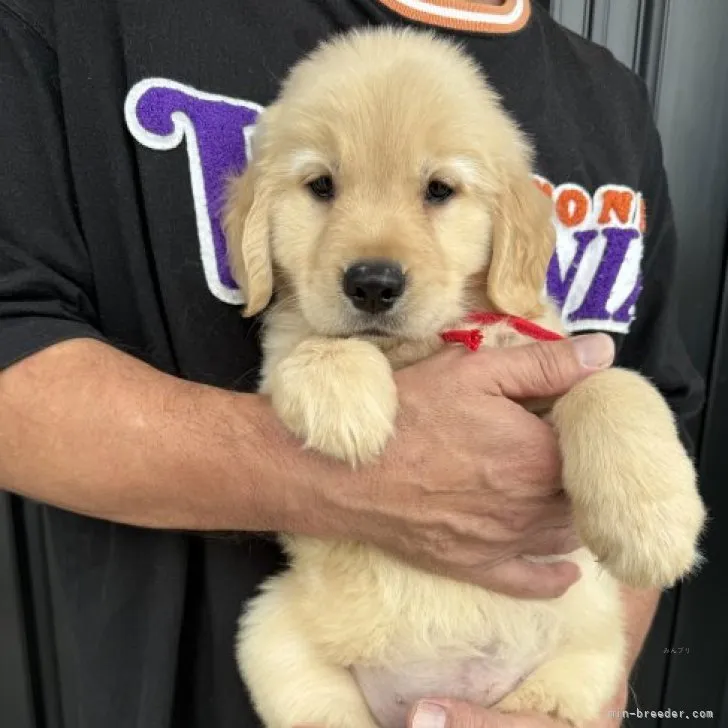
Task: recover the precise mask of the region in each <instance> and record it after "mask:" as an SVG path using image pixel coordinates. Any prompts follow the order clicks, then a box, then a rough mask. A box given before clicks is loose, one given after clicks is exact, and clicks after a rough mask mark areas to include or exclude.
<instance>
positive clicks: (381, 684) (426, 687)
mask: <svg viewBox="0 0 728 728" xmlns="http://www.w3.org/2000/svg"><path fill="white" fill-rule="evenodd" d="M536 665H537V660H536V659H527V658H520V659H518V660H508V661H507V662H506V661H504V660H502V659H499V658H496V657H494V656H489V655H487V654H483V655H482V656H477V657H461V658H453V659H450V660H447V659H446V660H437V661H434V660H431V661H422V662H411V663H408V664H404V665H401V666H398V667H396V668H392V667H368V666H367V667H362V666H354V667H352V668H351V669H352V672H353V674H354V677H355V679H356V681H357V683H358V684H359V687H360V689H361V691H362V693H363V694H364V697H365V699H366V701H367V704H368V705H369V709H370V710H371V712H372V714H373V716H374V718H375V719H376V721H377V723H378V724H379V725H380V726H381V728H405V726H406V725H407V716H408V713H409V711H410V710H411V708H412V706H413V705H414V704H415V703H417V702H418V701H419V700H422V699H426V698H452V699H455V700H464V701H468V702H473V703H477V704H479V705H482V706H485V707H487V706H491V705H494V704H495V703H497V702H498V701H499V700H500V699H501V698H503V697H504V696H505V695H506V694H508V693H509V692H511V691H512V690H513V689H514V688H515V687H516V686H517V685H518V684H519V683H520V682H521V681H522V680H523V679H524V678H525V677H526V676H527V675H528V673H530V672H531V671H532V670H533V669H534V668H535V667H536Z"/></svg>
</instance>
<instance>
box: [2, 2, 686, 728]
mask: <svg viewBox="0 0 728 728" xmlns="http://www.w3.org/2000/svg"><path fill="white" fill-rule="evenodd" d="M75 5H76V3H75V2H74V1H73V0H65V1H63V2H61V1H57V2H55V3H52V2H50V1H47V2H39V3H37V4H36V5H35V6H34V7H33V10H32V11H31V10H29V9H27V8H21V7H20V6H18V5H17V4H16V3H9V2H7V0H0V34H1V35H2V41H1V42H0V67H1V68H2V72H3V73H2V76H3V79H4V82H5V83H4V90H5V95H6V97H9V98H10V100H11V103H10V104H9V106H8V108H9V109H10V111H9V113H6V114H3V115H2V116H1V117H0V130H1V131H2V134H1V135H0V139H2V141H0V149H2V162H3V163H2V164H0V176H2V177H1V178H2V181H3V183H4V184H3V185H2V189H3V190H4V193H3V197H2V198H1V199H0V273H2V275H0V354H1V355H2V359H0V364H1V365H2V368H3V372H2V374H0V406H1V407H2V411H3V413H4V416H3V417H2V418H1V419H0V483H2V485H3V487H5V488H6V489H7V490H9V491H11V492H14V493H18V494H20V495H22V496H25V497H26V498H29V499H32V500H35V501H40V502H42V503H44V504H47V505H45V506H43V514H44V523H45V528H46V537H47V539H48V543H49V545H50V553H51V562H52V563H51V568H52V569H53V571H54V584H55V585H56V592H55V593H54V600H55V602H54V603H55V605H56V608H57V611H58V619H59V625H60V626H59V628H60V629H61V631H62V633H63V635H64V640H65V641H64V649H63V650H62V651H61V652H60V655H59V659H60V673H61V681H62V688H63V692H64V696H65V697H66V698H67V701H66V703H65V704H64V710H66V711H67V723H68V724H69V725H73V726H79V727H81V726H95V725H101V724H103V725H106V726H109V727H110V728H114V726H116V725H119V726H122V725H124V726H125V725H129V724H130V723H132V722H134V723H135V724H136V725H138V726H140V727H141V728H145V727H146V726H149V728H152V726H153V727H154V728H158V726H198V725H199V726H202V725H208V724H210V723H214V724H215V725H219V726H227V725H230V726H232V725H239V724H241V722H242V723H244V724H246V725H255V717H254V715H253V713H252V711H251V709H250V706H249V705H248V704H247V701H246V696H245V693H244V690H243V688H242V686H241V685H240V683H239V680H238V678H237V674H236V671H235V666H234V661H233V655H232V640H233V634H234V631H235V620H236V617H237V613H238V610H239V607H240V603H241V601H244V600H246V599H248V598H249V597H250V596H252V594H254V593H255V590H256V587H257V585H258V584H259V583H260V582H261V581H262V579H263V578H264V577H265V576H267V575H268V574H270V573H271V572H272V571H273V570H275V569H276V568H277V567H278V565H279V563H280V554H279V551H278V549H277V547H276V546H275V544H274V543H273V542H272V540H271V539H268V538H265V537H261V536H260V535H259V534H260V533H261V532H263V533H273V532H277V531H286V532H292V533H298V534H308V535H313V536H316V537H319V538H341V537H347V538H350V537H354V538H357V539H361V540H363V541H368V542H372V543H375V544H377V545H379V546H381V547H382V548H383V549H386V550H388V551H390V552H392V553H395V554H397V555H398V556H400V557H401V558H403V559H406V560H408V561H410V562H412V563H415V564H417V565H419V566H421V567H422V568H425V569H431V570H437V571H441V572H444V573H447V574H449V575H450V576H452V577H454V578H459V579H463V580H467V581H472V582H474V583H477V584H480V585H482V586H484V587H487V588H489V589H493V590H497V591H502V592H504V593H508V594H512V595H514V596H519V597H524V598H549V597H553V596H557V595H559V594H561V593H563V592H564V591H565V590H566V589H568V588H569V586H570V585H571V584H572V583H573V582H574V581H575V580H576V579H578V576H579V575H578V572H577V570H576V568H575V567H574V566H573V565H571V564H568V563H555V564H537V563H533V562H529V561H527V560H525V559H523V558H521V557H522V556H523V555H542V554H559V553H566V552H568V551H570V550H571V549H572V548H573V547H574V545H575V536H574V534H573V530H572V528H571V523H570V515H569V504H568V503H567V502H566V501H565V498H564V496H563V494H562V493H561V492H560V487H559V465H560V464H559V457H558V448H557V443H556V442H555V438H554V436H553V433H552V432H551V430H550V428H549V427H548V426H547V425H546V424H544V423H543V422H542V421H541V420H539V419H538V418H536V417H534V416H533V415H530V414H528V413H527V412H526V411H525V410H524V409H523V408H521V407H520V406H519V405H518V404H517V403H518V401H520V400H525V399H530V398H534V397H551V396H558V395H559V394H563V393H564V392H566V391H567V390H568V389H569V388H570V387H572V386H573V385H574V384H576V383H577V382H578V381H580V380H581V379H582V378H583V377H587V376H589V375H590V373H592V372H594V371H596V370H599V369H601V368H603V367H606V366H609V365H610V364H611V363H612V362H613V360H614V359H615V356H616V361H617V362H618V363H620V364H621V365H623V366H628V367H633V368H635V369H638V370H640V371H642V372H643V373H644V374H646V375H647V376H649V377H650V378H652V379H653V380H654V381H655V382H656V383H657V385H658V386H659V387H660V390H661V391H662V393H663V394H664V395H665V396H666V398H667V399H668V400H669V402H670V404H671V406H672V407H673V410H674V411H675V413H676V415H677V416H678V418H679V419H680V421H681V423H683V424H684V421H685V419H686V418H687V417H688V416H689V415H690V414H691V412H693V411H694V410H695V408H696V407H697V405H698V404H699V396H700V383H699V381H698V380H697V377H696V375H695V373H694V371H693V369H692V368H691V366H690V363H689V362H688V360H687V357H686V356H685V352H684V350H683V348H682V345H681V343H680V341H679V338H678V337H677V334H676V332H675V324H674V313H673V311H672V309H671V307H670V305H669V304H668V302H669V301H670V299H671V283H672V280H673V276H674V270H673V262H674V251H675V245H676V240H675V233H674V228H673V225H672V218H671V211H670V203H669V196H668V193H667V188H666V181H665V174H664V170H663V168H662V160H661V150H660V143H659V138H658V136H657V132H656V130H655V128H654V124H653V122H652V120H651V115H650V110H649V104H648V102H647V98H646V94H645V92H644V89H643V87H642V86H641V84H640V82H639V81H638V80H637V79H635V78H633V77H632V75H631V74H629V73H628V72H627V71H626V70H625V69H623V68H621V67H619V66H618V65H617V63H616V62H615V61H614V60H613V59H611V57H609V56H608V54H607V53H606V52H605V51H603V50H600V49H598V48H596V47H595V46H592V45H591V44H589V43H587V42H585V41H582V40H580V39H576V38H574V37H572V36H571V35H570V34H568V33H567V32H566V31H564V30H563V29H561V28H559V27H558V26H557V25H556V24H555V23H554V22H553V21H552V20H551V19H550V18H549V17H548V16H547V14H546V13H544V12H543V11H542V10H540V9H539V8H538V6H537V5H535V4H532V3H530V2H528V0H505V2H493V3H488V2H481V3H459V2H455V3H451V2H449V3H440V2H434V1H433V2H431V3H413V2H410V1H409V0H371V2H357V3H328V2H324V1H321V2H316V3H309V4H303V6H302V4H300V3H295V2H293V1H292V0H291V1H290V2H289V1H288V0H286V1H285V2H279V3H276V4H275V7H273V5H274V4H273V3H271V4H265V5H261V4H258V3H244V2H237V3H228V2H225V1H224V0H220V2H217V3H215V4H212V5H210V4H206V5H205V6H204V8H203V7H202V6H199V7H198V6H196V5H195V4H194V3H190V2H186V3H174V4H172V3H168V2H157V3H154V4H152V5H151V6H150V4H136V3H132V2H121V1H120V0H104V2H98V3H96V4H95V5H94V7H93V8H84V13H83V15H81V14H79V13H80V10H81V8H80V6H79V7H75ZM456 6H457V7H456ZM460 6H462V7H460ZM423 8H425V9H423ZM456 11H457V12H456ZM201 13H202V14H203V17H204V18H205V22H200V14H201ZM80 18H83V20H80ZM366 23H397V24H401V23H415V24H419V25H428V26H432V27H435V28H439V29H440V30H441V31H442V32H449V33H454V34H456V35H458V36H461V37H462V39H463V40H464V42H465V43H466V45H467V47H468V50H469V51H470V52H471V53H472V54H473V55H475V56H476V57H477V58H478V59H479V60H480V62H481V63H482V65H483V67H484V69H485V71H486V73H488V75H489V78H490V79H491V82H492V83H493V84H494V85H495V87H496V88H497V89H498V91H499V92H500V93H501V94H502V96H503V98H504V102H505V104H506V106H507V107H508V108H509V110H511V111H512V112H513V114H514V116H515V117H516V118H517V119H518V121H519V122H520V123H521V124H522V125H523V127H524V129H525V130H526V131H527V132H528V133H529V134H530V135H531V136H532V137H533V139H534V140H535V142H536V146H537V148H538V152H539V160H538V162H539V169H540V170H541V175H542V176H541V178H540V179H539V180H538V182H539V184H540V185H541V186H542V188H543V189H544V191H545V192H546V193H547V194H550V195H551V196H552V197H553V199H554V203H555V210H556V221H555V222H556V225H557V230H558V233H559V248H558V255H557V256H555V258H554V261H552V265H551V267H550V268H549V275H548V280H547V287H548V291H549V293H550V295H551V296H552V298H554V300H556V301H557V302H558V303H559V304H560V306H561V308H562V310H563V312H564V317H565V320H566V321H568V323H569V328H570V330H571V331H572V332H574V333H587V332H594V331H602V332H609V334H611V336H606V335H605V334H604V333H601V334H600V333H597V334H592V335H585V336H579V337H577V338H574V339H571V340H569V341H564V342H557V343H550V344H534V345H533V346H528V347H522V348H515V349H504V350H498V351H492V352H488V354H481V353H478V354H474V355H470V354H468V353H467V352H463V351H462V350H460V349H448V350H447V351H445V352H443V353H442V354H439V355H437V356H435V357H433V358H432V359H429V360H427V361H424V362H421V363H419V364H416V365H414V366H412V367H409V368H406V369H404V370H402V371H401V372H399V373H398V375H397V384H398V389H399V393H400V400H401V404H402V409H401V413H400V417H399V420H398V436H397V438H396V439H395V440H394V442H393V443H392V444H391V446H390V447H388V449H387V450H386V452H385V454H384V456H383V458H382V460H381V462H379V463H377V464H376V465H372V466H368V467H366V468H362V469H360V470H359V471H357V472H353V473H352V472H351V471H350V470H349V469H347V468H345V467H343V466H341V465H338V464H336V463H333V462H330V461H328V460H325V459H323V458H320V457H317V456H315V455H314V454H312V453H308V452H305V451H302V450H301V447H300V444H299V443H297V442H295V441H294V440H293V439H292V438H291V437H289V436H287V435H286V434H285V433H284V430H283V428H282V427H281V426H280V425H279V423H278V422H277V420H276V418H275V417H274V416H273V414H272V412H271V410H270V407H269V405H268V403H267V402H266V401H265V400H264V399H262V398H260V397H258V396H257V395H255V394H252V393H251V392H252V391H253V390H254V386H255V372H256V370H257V364H258V361H259V351H258V349H257V346H256V344H255V328H254V324H253V325H252V326H251V325H249V324H246V323H244V322H242V321H241V320H240V317H239V315H238V312H237V309H236V304H238V303H239V302H240V301H239V297H238V294H237V292H236V290H235V287H234V285H232V284H231V281H230V278H229V269H228V267H227V265H226V262H225V260H224V256H221V254H220V252H221V247H220V243H221V240H220V232H221V231H220V226H219V215H218V212H219V207H218V203H219V193H220V191H221V189H222V188H223V186H224V181H225V179H226V177H227V175H228V174H229V173H230V172H231V171H232V170H234V169H235V168H239V167H240V165H241V164H244V163H245V161H246V151H247V148H248V146H247V144H248V141H249V136H250V133H251V131H252V129H253V127H254V124H255V120H256V118H257V114H258V113H259V111H260V109H261V107H262V106H265V105H266V104H267V103H269V102H270V100H271V99H272V98H273V97H274V95H275V93H276V91H277V83H276V78H277V77H279V76H281V75H283V73H284V72H285V70H286V69H287V68H288V67H289V66H290V65H291V64H292V63H293V62H295V60H297V59H298V57H300V55H302V54H303V53H304V52H306V51H308V50H310V49H311V48H312V47H313V46H314V45H315V44H316V43H317V42H318V41H319V40H321V39H323V38H325V37H327V36H328V35H329V34H331V33H332V32H334V31H335V30H338V29H341V28H348V27H355V26H357V25H361V24H366ZM79 47H82V48H85V49H86V50H85V52H84V53H83V54H80V53H78V52H77V50H75V49H77V48H79ZM594 89H599V90H600V91H599V94H596V92H595V91H594ZM607 109H608V110H609V114H607V113H606V110H607ZM615 120H618V121H619V123H616V121H615ZM241 132H242V133H241ZM425 494H428V499H427V500H428V503H429V504H430V506H429V508H428V510H427V511H426V512H423V509H422V501H423V497H424V495H425ZM433 494H434V496H433ZM213 531H235V532H247V533H248V534H249V536H248V537H246V538H245V539H244V540H243V542H242V543H240V542H230V541H229V540H220V539H211V538H205V537H204V535H196V533H204V532H213ZM195 532H196V533H195ZM443 544H447V548H443V547H442V546H443ZM655 603H656V595H654V594H645V593H633V592H628V591H627V590H625V605H626V610H627V614H628V616H629V619H628V621H629V626H630V630H629V631H630V636H631V638H632V640H631V654H630V656H629V657H630V665H631V663H632V662H633V661H634V659H635V658H636V656H637V653H638V652H639V650H640V647H641V643H642V640H643V638H644V636H645V634H646V631H647V629H648V627H649V623H650V620H651V617H652V613H653V610H654V605H655ZM628 668H629V666H627V669H628ZM626 680H627V675H626V674H625V682H624V689H623V690H622V691H621V692H620V694H619V695H617V696H615V699H614V705H613V706H611V708H610V706H605V708H604V715H605V720H604V722H603V725H611V724H615V723H616V720H614V719H611V718H609V716H608V711H609V710H610V709H613V710H618V709H620V708H621V707H622V705H623V704H624V701H625V699H626V684H627V683H626ZM440 698H441V696H436V695H435V696H432V701H431V702H430V703H428V704H423V705H421V706H419V709H418V710H417V711H415V712H414V713H413V716H412V723H413V725H414V726H415V728H441V726H444V725H447V726H448V728H456V727H457V726H460V725H463V726H465V725H483V726H486V725H488V726H491V725H498V726H503V727H504V728H508V727H509V726H514V728H517V727H518V726H523V728H528V726H537V725H543V726H547V725H549V721H548V720H547V719H545V718H540V717H533V716H498V715H496V714H494V713H493V712H492V711H487V710H483V709H480V708H476V707H474V706H468V705H462V704H454V703H451V702H448V701H443V700H441V699H440Z"/></svg>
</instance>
